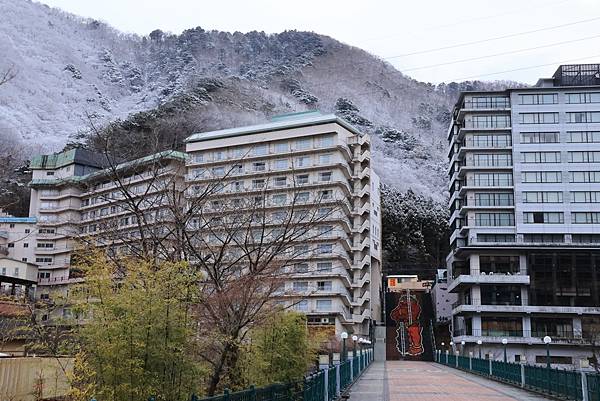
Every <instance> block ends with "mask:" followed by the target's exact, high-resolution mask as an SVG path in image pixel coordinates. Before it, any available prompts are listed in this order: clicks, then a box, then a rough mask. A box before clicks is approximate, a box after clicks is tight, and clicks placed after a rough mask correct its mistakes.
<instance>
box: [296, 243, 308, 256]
mask: <svg viewBox="0 0 600 401" xmlns="http://www.w3.org/2000/svg"><path fill="white" fill-rule="evenodd" d="M308 251H309V249H308V245H295V246H294V256H297V257H299V256H304V255H306V254H307V253H308Z"/></svg>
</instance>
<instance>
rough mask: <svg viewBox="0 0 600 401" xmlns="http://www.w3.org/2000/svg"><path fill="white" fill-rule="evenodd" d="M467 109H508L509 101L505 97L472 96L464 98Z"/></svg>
mask: <svg viewBox="0 0 600 401" xmlns="http://www.w3.org/2000/svg"><path fill="white" fill-rule="evenodd" d="M464 107H465V108H467V109H496V108H507V107H510V101H509V99H508V98H507V97H505V96H472V97H467V98H465V106H464Z"/></svg>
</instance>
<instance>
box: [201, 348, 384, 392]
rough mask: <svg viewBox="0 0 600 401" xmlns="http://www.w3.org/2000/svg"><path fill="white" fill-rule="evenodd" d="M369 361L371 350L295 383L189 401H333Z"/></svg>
mask: <svg viewBox="0 0 600 401" xmlns="http://www.w3.org/2000/svg"><path fill="white" fill-rule="evenodd" d="M372 361H373V350H372V349H369V350H365V351H364V352H363V353H361V354H360V355H357V356H355V357H353V358H349V359H348V360H347V361H343V362H341V363H340V364H339V365H334V366H330V367H328V368H326V369H321V370H319V371H317V372H315V373H313V374H311V375H309V376H307V377H306V378H304V380H303V381H301V382H299V383H286V384H272V385H270V386H266V387H260V388H254V387H250V388H249V389H246V390H242V391H236V392H229V391H228V390H225V391H224V393H223V394H220V395H217V396H214V397H208V398H203V399H202V400H199V399H198V398H197V397H196V396H192V400H191V401H334V400H337V399H339V398H340V396H341V395H342V394H343V393H344V392H345V391H346V390H348V389H349V388H350V386H351V385H352V384H353V383H354V382H355V381H356V380H357V379H358V377H360V375H361V374H362V372H364V370H365V369H366V368H367V367H369V365H370V364H371V362H372Z"/></svg>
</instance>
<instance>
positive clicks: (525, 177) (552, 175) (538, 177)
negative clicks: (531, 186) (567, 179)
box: [521, 171, 562, 183]
mask: <svg viewBox="0 0 600 401" xmlns="http://www.w3.org/2000/svg"><path fill="white" fill-rule="evenodd" d="M521 181H522V182H523V183H557V182H562V173H561V172H560V171H523V172H522V173H521Z"/></svg>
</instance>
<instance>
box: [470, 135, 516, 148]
mask: <svg viewBox="0 0 600 401" xmlns="http://www.w3.org/2000/svg"><path fill="white" fill-rule="evenodd" d="M466 145H467V146H473V147H476V148H501V147H506V146H511V145H512V141H511V137H510V135H473V136H472V137H467V139H466Z"/></svg>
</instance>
